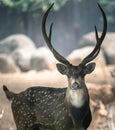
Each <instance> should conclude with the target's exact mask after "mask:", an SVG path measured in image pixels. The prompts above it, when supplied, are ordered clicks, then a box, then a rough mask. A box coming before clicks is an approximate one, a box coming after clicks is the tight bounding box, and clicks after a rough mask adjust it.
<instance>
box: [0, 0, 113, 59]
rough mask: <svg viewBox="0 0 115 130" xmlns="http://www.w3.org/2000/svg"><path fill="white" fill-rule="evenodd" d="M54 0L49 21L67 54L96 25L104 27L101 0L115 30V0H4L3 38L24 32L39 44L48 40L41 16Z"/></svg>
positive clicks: (0, 2) (0, 0)
mask: <svg viewBox="0 0 115 130" xmlns="http://www.w3.org/2000/svg"><path fill="white" fill-rule="evenodd" d="M53 2H54V3H55V5H54V8H53V9H52V11H51V12H50V16H49V18H48V21H47V23H48V24H47V25H48V27H49V24H50V23H51V22H54V28H53V36H52V41H53V42H52V43H53V44H55V45H54V46H55V47H56V48H58V50H60V52H62V53H63V54H64V55H65V56H67V55H68V54H69V53H70V52H71V51H72V50H73V49H75V48H77V46H78V42H79V40H80V38H81V37H82V36H83V35H84V34H86V33H88V32H92V31H94V25H96V26H97V28H98V30H100V31H102V15H101V13H100V11H99V9H98V6H97V2H99V3H100V4H101V6H102V7H103V9H104V11H105V12H106V15H107V19H108V31H110V32H114V31H115V13H114V12H115V1H109V0H0V40H2V39H3V38H5V37H7V36H9V35H12V34H17V33H22V34H26V35H27V36H29V37H30V38H31V39H32V40H33V41H34V43H35V45H36V46H37V47H39V46H41V45H43V44H45V43H44V40H43V37H42V34H41V20H42V17H43V14H44V12H45V11H46V9H47V8H48V7H49V6H50V5H51V4H52V3H53ZM65 45H66V47H65ZM64 48H65V49H64Z"/></svg>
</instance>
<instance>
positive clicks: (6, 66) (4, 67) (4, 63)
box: [0, 54, 19, 73]
mask: <svg viewBox="0 0 115 130" xmlns="http://www.w3.org/2000/svg"><path fill="white" fill-rule="evenodd" d="M18 71H19V68H18V67H17V66H16V64H15V62H14V61H13V59H12V58H11V57H10V56H7V55H4V54H2V55H0V72H2V73H14V72H18Z"/></svg>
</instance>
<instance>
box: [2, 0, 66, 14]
mask: <svg viewBox="0 0 115 130" xmlns="http://www.w3.org/2000/svg"><path fill="white" fill-rule="evenodd" d="M67 1H68V0H1V3H3V4H4V5H5V6H8V7H10V8H15V9H18V10H19V11H21V12H27V11H32V12H34V11H36V10H38V9H42V10H43V11H45V10H46V9H47V8H48V7H49V6H50V5H51V4H52V3H55V5H54V10H59V9H60V8H61V7H62V6H64V5H65V4H66V2H67Z"/></svg>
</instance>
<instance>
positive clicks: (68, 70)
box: [57, 63, 95, 90]
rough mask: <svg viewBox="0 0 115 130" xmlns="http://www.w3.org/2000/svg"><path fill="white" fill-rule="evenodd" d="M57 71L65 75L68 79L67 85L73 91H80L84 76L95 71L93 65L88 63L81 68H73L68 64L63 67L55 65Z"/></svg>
mask: <svg viewBox="0 0 115 130" xmlns="http://www.w3.org/2000/svg"><path fill="white" fill-rule="evenodd" d="M57 69H58V71H59V72H60V73H61V74H63V75H66V76H67V78H68V83H69V84H68V85H69V86H70V87H71V89H73V90H77V89H80V88H81V87H82V84H83V81H84V77H85V75H86V74H90V73H91V72H93V70H94V69H95V63H89V64H88V65H85V66H84V67H83V68H82V67H81V66H79V65H78V66H73V65H72V64H70V65H69V66H65V65H63V64H57Z"/></svg>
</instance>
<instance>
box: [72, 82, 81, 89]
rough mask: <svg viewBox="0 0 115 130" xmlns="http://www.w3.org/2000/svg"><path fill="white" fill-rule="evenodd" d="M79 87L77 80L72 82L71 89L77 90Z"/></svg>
mask: <svg viewBox="0 0 115 130" xmlns="http://www.w3.org/2000/svg"><path fill="white" fill-rule="evenodd" d="M79 87H80V84H79V83H77V82H74V83H73V84H72V89H73V90H77V89H78V88H79Z"/></svg>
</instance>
